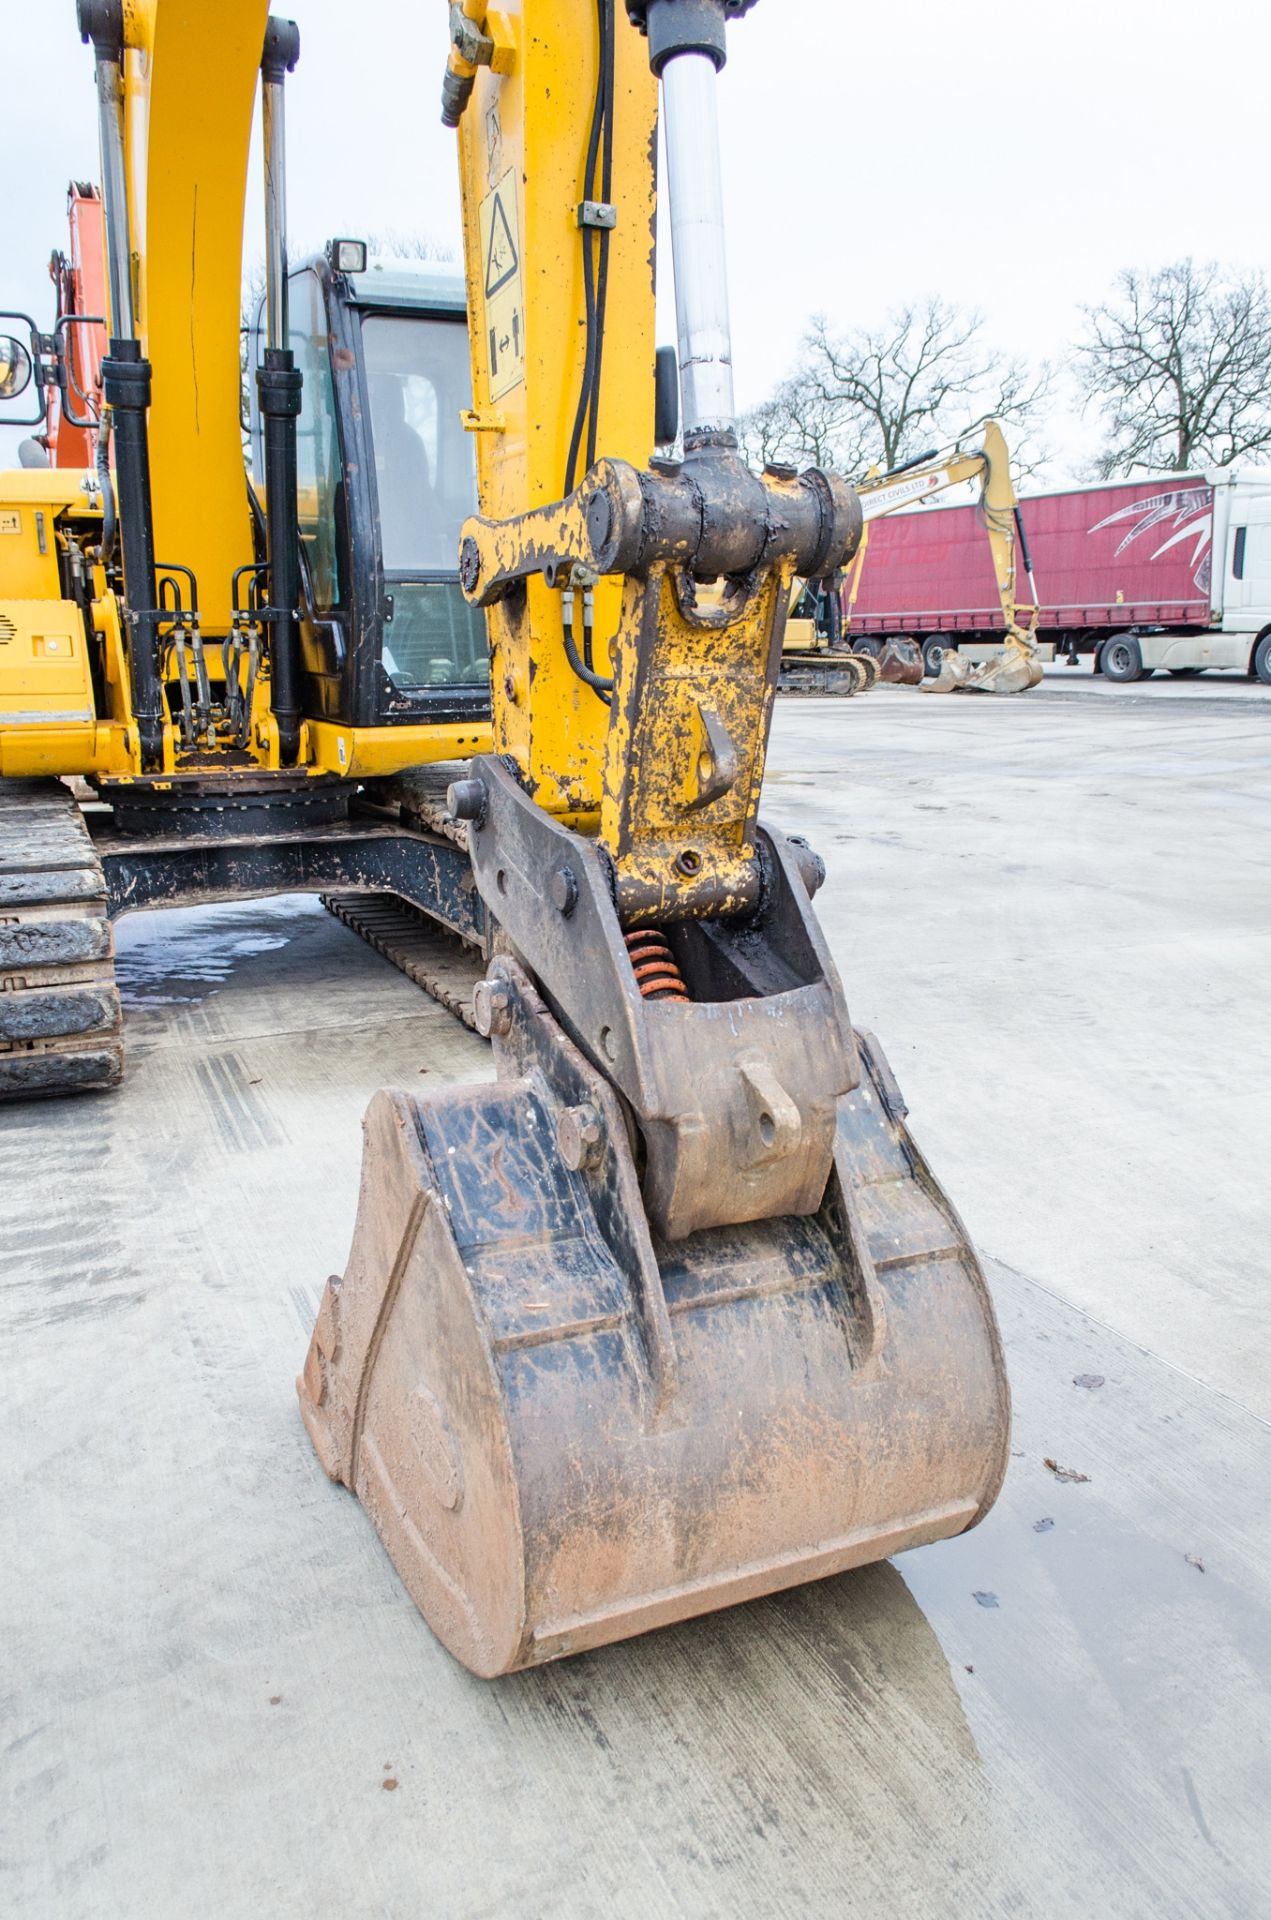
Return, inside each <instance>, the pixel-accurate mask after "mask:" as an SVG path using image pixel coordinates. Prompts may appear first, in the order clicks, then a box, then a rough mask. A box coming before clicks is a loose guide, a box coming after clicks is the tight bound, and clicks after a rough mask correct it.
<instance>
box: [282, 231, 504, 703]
mask: <svg viewBox="0 0 1271 1920" xmlns="http://www.w3.org/2000/svg"><path fill="white" fill-rule="evenodd" d="M345 263H347V264H345ZM353 269H356V270H353ZM289 295H290V297H289V301H288V317H289V331H288V340H289V345H290V348H291V351H292V353H293V355H294V356H295V364H296V367H297V369H298V370H299V371H300V373H301V374H302V376H303V380H304V386H303V405H302V408H301V411H300V416H299V419H298V422H297V436H296V466H297V520H298V526H299V534H300V554H301V561H300V601H301V643H300V655H301V688H302V705H303V709H304V711H305V712H306V713H308V714H313V715H316V716H321V717H322V718H324V719H330V720H336V721H339V722H341V723H342V724H343V725H345V726H349V727H367V728H380V727H384V728H391V727H401V726H420V725H426V724H429V723H438V724H447V723H451V724H453V723H457V722H463V721H485V720H488V718H489V713H490V671H489V654H488V650H487V647H486V638H485V622H484V621H483V619H482V617H481V615H480V613H479V612H478V611H477V610H476V609H475V608H473V607H470V606H469V605H468V603H467V601H466V600H465V599H464V597H463V594H462V592H461V590H460V587H459V573H458V558H457V556H458V550H459V529H460V527H461V526H462V524H463V522H464V520H465V519H466V518H467V516H468V514H470V513H471V512H472V511H473V509H474V507H475V505H476V464H475V460H474V457H473V449H472V436H471V435H470V434H468V433H465V431H464V428H463V416H464V414H465V413H466V411H467V409H468V407H469V405H470V397H471V376H470V373H469V368H468V336H467V324H466V303H465V291H464V284H463V275H462V273H461V272H459V271H458V270H457V269H446V268H445V267H444V266H431V265H430V266H426V267H424V266H419V267H417V266H414V265H413V264H411V263H401V264H397V263H385V264H383V265H381V264H380V263H378V262H368V260H367V255H366V249H365V247H364V246H363V245H362V244H361V243H360V242H355V241H348V240H341V241H333V242H332V243H331V245H330V246H329V247H328V248H327V250H326V252H325V253H324V254H322V255H320V256H318V257H317V258H315V259H312V260H309V261H306V262H305V263H304V264H303V265H302V266H300V267H298V268H297V269H296V270H295V271H293V272H292V273H291V275H290V276H289ZM264 337H265V336H264V301H263V299H262V301H261V303H260V307H259V309H258V311H257V315H256V321H255V325H254V326H253V328H252V341H251V347H252V359H253V363H254V365H255V366H257V367H259V366H261V365H262V364H263V355H264ZM251 384H252V393H253V403H252V421H251V425H252V477H253V482H254V485H255V488H256V490H257V496H258V498H262V499H263V496H264V476H265V433H264V420H263V418H262V415H261V411H260V406H259V401H258V398H257V390H256V385H255V382H254V381H253V382H252V383H251Z"/></svg>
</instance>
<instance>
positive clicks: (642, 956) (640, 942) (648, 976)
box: [622, 927, 688, 1001]
mask: <svg viewBox="0 0 1271 1920" xmlns="http://www.w3.org/2000/svg"><path fill="white" fill-rule="evenodd" d="M622 937H623V940H624V941H625V943H626V948H627V952H628V953H629V954H630V956H631V965H632V966H633V967H634V969H635V977H636V985H637V986H638V987H639V989H640V994H641V997H642V998H643V999H645V1000H684V1001H687V999H688V988H687V987H686V986H685V984H684V975H683V974H682V973H681V972H680V970H679V967H678V966H677V965H676V960H675V955H674V954H673V953H672V952H671V949H670V948H669V947H668V946H667V944H666V939H665V936H664V935H663V934H660V933H659V932H658V930H657V928H656V927H640V928H637V930H636V931H635V932H634V933H624V934H623V936H622Z"/></svg>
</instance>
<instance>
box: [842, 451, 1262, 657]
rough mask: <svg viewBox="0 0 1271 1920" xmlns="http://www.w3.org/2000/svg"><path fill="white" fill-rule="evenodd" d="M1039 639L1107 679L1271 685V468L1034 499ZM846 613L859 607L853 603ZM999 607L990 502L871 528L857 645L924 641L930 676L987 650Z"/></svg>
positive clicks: (996, 632)
mask: <svg viewBox="0 0 1271 1920" xmlns="http://www.w3.org/2000/svg"><path fill="white" fill-rule="evenodd" d="M1020 509H1021V515H1022V518H1023V522H1024V530H1025V534H1026V537H1027V540H1028V545H1029V549H1030V553H1031V556H1032V563H1033V573H1034V578H1035V579H1036V581H1037V583H1038V592H1039V595H1040V599H1041V606H1040V608H1039V610H1038V616H1037V621H1036V624H1035V627H1034V633H1035V636H1036V638H1037V639H1038V640H1039V641H1042V642H1049V643H1050V645H1051V646H1053V648H1054V651H1055V653H1056V655H1065V656H1066V657H1067V658H1068V659H1069V660H1070V661H1071V662H1072V663H1073V664H1074V665H1075V664H1076V662H1077V659H1078V658H1079V656H1080V655H1081V654H1083V653H1086V654H1089V653H1093V654H1094V656H1095V667H1096V671H1101V672H1103V673H1104V674H1105V675H1106V676H1107V677H1108V678H1109V679H1110V680H1139V679H1142V678H1143V677H1145V676H1146V675H1148V674H1151V673H1153V672H1155V671H1156V669H1157V668H1164V669H1166V670H1167V671H1168V672H1170V673H1174V674H1196V673H1203V672H1204V671H1206V670H1207V669H1210V668H1225V669H1228V670H1231V671H1235V672H1239V673H1249V674H1253V675H1256V676H1257V678H1258V679H1259V680H1263V681H1266V682H1268V683H1271V468H1263V469H1255V468H1238V467H1232V468H1211V469H1209V470H1208V471H1206V472H1203V473H1184V474H1170V475H1166V476H1164V477H1162V478H1159V479H1147V480H1117V481H1109V482H1105V483H1103V484H1100V485H1097V486H1086V487H1072V488H1068V489H1066V490H1065V491H1063V492H1061V493H1044V494H1033V495H1031V496H1028V495H1026V496H1025V497H1024V498H1023V499H1022V500H1021V502H1020ZM845 611H848V610H846V609H845ZM1000 626H1001V613H1000V608H999V603H998V595H997V589H996V586H995V583H994V578H993V571H992V567H991V565H990V561H989V554H988V548H987V545H986V542H985V539H984V531H983V527H982V526H981V524H980V521H979V509H978V508H977V507H975V506H932V507H923V508H920V509H917V510H915V511H912V512H905V513H901V514H894V515H892V516H891V517H890V518H888V519H884V520H880V521H879V522H878V524H877V525H876V526H874V527H872V528H871V529H870V544H869V551H868V554H867V555H866V558H865V563H864V566H863V568H862V571H861V578H860V581H859V585H858V588H857V593H856V598H855V603H854V605H853V606H852V607H851V608H850V630H851V635H852V644H853V645H854V646H856V647H858V648H861V649H868V650H871V651H873V650H877V651H881V648H882V646H883V644H884V643H885V642H886V641H887V640H888V639H889V638H895V637H899V636H901V635H905V636H907V637H909V638H911V639H914V640H917V641H918V642H919V644H920V645H921V647H922V649H923V654H924V657H925V660H926V664H927V670H928V672H929V673H936V672H938V671H939V668H940V662H941V659H942V658H943V655H944V652H945V651H946V650H947V649H949V648H954V647H956V648H957V649H958V650H959V651H960V652H963V653H966V654H969V655H970V656H971V657H972V658H984V657H987V655H988V653H989V652H990V651H993V650H995V649H996V648H998V647H999V646H1000V644H1001V642H1000Z"/></svg>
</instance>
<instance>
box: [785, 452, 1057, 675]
mask: <svg viewBox="0 0 1271 1920" xmlns="http://www.w3.org/2000/svg"><path fill="white" fill-rule="evenodd" d="M969 480H978V481H979V482H980V499H979V512H980V516H981V521H982V524H983V527H984V531H985V535H986V537H987V539H988V543H989V551H990V554H991V555H992V560H993V573H994V578H995V580H996V583H997V592H998V599H999V602H1000V604H1001V609H1002V626H1003V629H1004V632H1005V636H1006V638H1005V645H1004V646H1003V648H1002V650H1001V652H1000V653H999V654H997V655H995V656H994V657H993V658H991V659H989V660H985V661H982V662H981V663H980V664H979V665H978V666H975V667H972V666H971V665H969V663H968V662H967V661H965V660H963V659H962V658H961V656H960V655H959V654H958V653H957V651H956V650H955V649H952V648H949V649H946V650H945V652H944V653H943V655H942V658H941V662H940V669H939V672H938V674H937V676H936V678H935V679H934V680H932V681H930V682H929V683H928V684H927V685H926V687H925V689H924V690H925V691H926V692H929V693H1026V692H1027V691H1028V689H1029V688H1030V687H1035V686H1037V685H1038V683H1039V682H1040V680H1041V678H1042V668H1041V662H1040V660H1039V658H1038V654H1037V646H1036V643H1035V641H1034V639H1033V637H1032V628H1033V627H1035V625H1036V620H1037V610H1038V605H1039V602H1038V598H1037V583H1036V581H1035V579H1034V578H1033V567H1032V560H1031V558H1030V556H1029V551H1028V540H1027V537H1026V535H1025V532H1024V523H1023V519H1022V517H1021V514H1020V510H1019V499H1018V496H1017V495H1016V492H1015V484H1014V481H1013V479H1012V477H1011V462H1010V453H1009V450H1008V448H1007V445H1006V439H1005V436H1004V435H1003V433H1002V429H1001V427H1000V426H999V425H998V423H997V422H996V420H989V421H986V422H985V425H984V434H983V444H982V445H981V446H980V447H977V448H974V449H966V448H963V447H962V446H961V445H960V444H955V445H954V446H952V447H950V448H948V449H946V450H945V451H944V452H939V451H937V450H934V449H933V450H932V451H931V452H930V453H922V454H919V455H918V456H917V457H916V458H915V459H913V460H908V461H906V462H905V463H904V464H903V465H902V466H899V467H895V468H893V469H892V470H891V471H890V472H888V473H878V472H877V471H874V472H871V473H868V474H866V475H865V478H864V479H863V480H858V481H857V482H856V491H857V493H858V494H859V496H860V501H861V511H862V516H863V519H864V530H863V532H862V535H861V540H860V544H859V545H858V547H857V549H856V553H855V556H854V558H853V560H852V562H851V565H850V568H849V569H848V570H847V578H846V582H845V583H841V582H840V581H837V580H835V581H823V582H817V583H815V588H816V590H819V591H817V592H816V594H815V597H814V589H813V586H812V584H811V583H809V588H808V599H809V601H810V602H812V603H813V604H811V605H810V606H809V613H810V614H811V618H810V619H809V620H808V621H806V623H800V624H799V625H798V626H797V627H796V628H795V632H794V633H793V634H791V632H790V628H791V627H795V621H794V620H791V621H789V622H787V637H786V641H785V645H784V648H783V652H782V663H781V687H782V691H783V692H786V691H789V692H795V693H849V694H850V693H855V692H857V691H859V690H860V686H861V685H862V684H864V685H865V686H866V687H869V686H873V685H874V684H876V682H877V679H878V677H879V674H880V670H881V673H882V677H884V678H887V679H899V680H904V681H908V682H909V683H910V684H913V685H917V684H919V683H920V682H921V681H922V679H923V672H924V662H923V657H922V655H921V653H920V651H919V649H918V647H917V646H916V645H914V646H913V647H912V649H911V651H912V658H911V659H908V660H907V659H905V658H904V657H903V644H901V645H898V644H897V643H894V642H893V643H890V646H889V649H888V656H887V658H886V660H884V659H882V658H881V652H882V650H881V649H879V648H877V646H876V644H875V643H873V642H871V641H868V640H862V642H861V643H860V646H859V647H853V646H851V644H850V641H848V642H845V640H844V638H843V636H844V635H849V636H850V633H851V624H852V609H853V608H854V606H855V604H856V596H857V593H858V592H859V590H860V581H861V572H862V569H863V567H864V565H865V556H866V553H867V551H868V545H869V527H870V522H871V521H873V520H878V519H881V517H882V516H883V515H884V514H887V513H896V512H897V511H898V510H899V509H900V508H902V507H909V506H913V505H915V504H916V503H917V502H919V501H923V500H929V499H932V498H934V496H935V495H936V494H938V493H944V492H945V491H946V490H947V489H948V488H950V487H956V486H959V485H962V484H964V483H965V482H967V481H969ZM1017 555H1018V559H1019V561H1020V562H1022V564H1023V568H1024V572H1025V573H1026V575H1027V578H1028V585H1029V592H1030V593H1031V595H1032V600H1031V604H1030V605H1029V606H1028V607H1027V608H1024V607H1022V606H1021V605H1020V603H1019V602H1018V600H1017V598H1016V579H1017ZM1021 612H1023V613H1024V614H1025V618H1026V619H1027V621H1028V625H1027V626H1025V625H1022V624H1021V622H1020V619H1019V615H1020V613H1021ZM864 659H871V660H872V661H873V668H874V670H873V677H872V678H870V677H869V676H868V674H862V671H861V666H860V662H861V661H862V660H864Z"/></svg>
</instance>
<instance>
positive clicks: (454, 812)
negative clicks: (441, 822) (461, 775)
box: [446, 780, 486, 826]
mask: <svg viewBox="0 0 1271 1920" xmlns="http://www.w3.org/2000/svg"><path fill="white" fill-rule="evenodd" d="M485 802H486V791H485V781H484V780H452V781H451V782H450V785H449V786H448V787H447V788H446V811H447V812H448V813H449V815H450V817H451V819H452V820H475V821H476V823H477V825H478V826H479V825H480V824H481V821H482V820H483V819H484V817H485Z"/></svg>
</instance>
